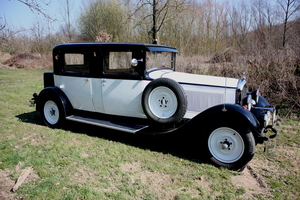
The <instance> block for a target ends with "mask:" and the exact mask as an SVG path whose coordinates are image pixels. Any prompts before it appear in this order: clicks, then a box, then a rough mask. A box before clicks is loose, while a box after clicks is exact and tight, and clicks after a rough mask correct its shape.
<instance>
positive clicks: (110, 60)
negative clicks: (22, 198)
mask: <svg viewBox="0 0 300 200" xmlns="http://www.w3.org/2000/svg"><path fill="white" fill-rule="evenodd" d="M177 53H178V51H177V50H176V49H175V48H173V47H169V46H162V45H152V44H136V43H69V44H61V45H58V46H56V47H54V49H53V72H46V73H44V89H43V90H42V91H41V92H40V93H39V94H38V95H37V94H34V98H33V99H32V104H35V103H36V109H37V111H40V112H41V113H42V117H43V121H44V122H45V124H46V125H47V126H49V127H51V128H60V127H61V126H62V125H63V123H64V121H65V120H72V121H77V122H81V123H87V124H92V125H97V126H101V127H105V128H110V129H115V130H119V131H124V132H129V133H135V134H153V135H158V134H173V133H175V132H176V133H179V134H181V133H182V137H190V138H191V143H193V144H194V145H191V146H193V147H194V148H195V150H196V151H199V152H198V154H199V156H206V157H209V158H210V160H211V161H212V163H213V164H215V165H216V166H221V167H226V168H230V169H234V170H237V169H240V168H243V167H244V166H245V165H246V164H247V163H248V162H249V161H250V160H251V159H252V157H253V155H254V153H255V146H256V144H258V143H264V141H269V140H270V139H273V138H275V137H276V136H277V131H276V130H275V128H274V125H275V124H276V120H277V119H276V116H275V113H276V109H275V107H272V106H270V104H269V103H268V101H267V100H266V99H265V98H263V97H262V96H260V94H259V90H256V91H253V92H251V93H249V92H247V82H246V80H245V77H243V78H240V79H235V78H225V77H216V76H206V75H196V74H188V73H181V72H176V71H175V61H176V54H177ZM268 131H270V132H273V133H272V134H268V135H270V136H266V133H267V132H268ZM195 145H196V147H195Z"/></svg>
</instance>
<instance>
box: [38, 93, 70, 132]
mask: <svg viewBox="0 0 300 200" xmlns="http://www.w3.org/2000/svg"><path fill="white" fill-rule="evenodd" d="M42 116H43V121H44V123H45V124H46V125H47V126H49V127H51V128H60V127H61V126H62V123H63V121H64V120H65V112H64V109H63V106H62V103H61V101H59V99H58V98H56V97H54V96H53V95H47V97H45V98H44V101H43V105H42Z"/></svg>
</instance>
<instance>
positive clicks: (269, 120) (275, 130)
mask: <svg viewBox="0 0 300 200" xmlns="http://www.w3.org/2000/svg"><path fill="white" fill-rule="evenodd" d="M252 109H257V110H261V111H262V113H263V115H262V116H261V121H260V122H261V123H262V128H261V130H260V133H259V136H260V137H259V139H260V140H261V143H264V144H265V148H264V151H265V153H266V155H268V156H271V155H273V154H274V153H275V149H276V137H277V136H278V135H279V125H280V121H281V120H280V119H278V118H277V116H276V108H275V107H271V106H264V107H252Z"/></svg>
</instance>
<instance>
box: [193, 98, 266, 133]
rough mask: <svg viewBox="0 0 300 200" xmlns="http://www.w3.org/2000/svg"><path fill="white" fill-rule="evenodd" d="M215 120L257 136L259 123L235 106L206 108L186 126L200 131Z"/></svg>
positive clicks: (238, 106)
mask: <svg viewBox="0 0 300 200" xmlns="http://www.w3.org/2000/svg"><path fill="white" fill-rule="evenodd" d="M216 120H226V121H230V122H233V123H235V122H236V123H238V124H240V125H241V126H247V128H249V129H250V130H251V131H252V133H253V135H254V137H255V138H257V137H258V136H259V132H258V130H259V127H260V123H259V121H258V120H257V119H256V117H255V116H254V115H253V114H252V113H251V112H250V111H248V110H247V109H244V108H243V107H242V106H240V105H237V104H220V105H216V106H213V107H211V108H208V109H207V110H205V111H203V112H201V113H199V114H198V115H197V116H195V117H194V118H193V119H191V120H190V121H189V122H188V124H189V125H188V124H187V125H188V127H191V128H193V129H197V127H198V129H199V128H200V129H202V128H205V126H206V124H209V123H211V122H212V121H216Z"/></svg>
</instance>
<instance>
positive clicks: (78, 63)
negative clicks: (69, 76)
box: [64, 53, 89, 74]
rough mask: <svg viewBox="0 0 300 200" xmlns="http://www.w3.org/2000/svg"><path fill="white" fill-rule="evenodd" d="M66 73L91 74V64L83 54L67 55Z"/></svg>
mask: <svg viewBox="0 0 300 200" xmlns="http://www.w3.org/2000/svg"><path fill="white" fill-rule="evenodd" d="M64 71H65V72H66V73H80V74H88V73H89V62H88V59H87V58H86V56H85V55H84V54H83V53H65V69H64Z"/></svg>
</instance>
